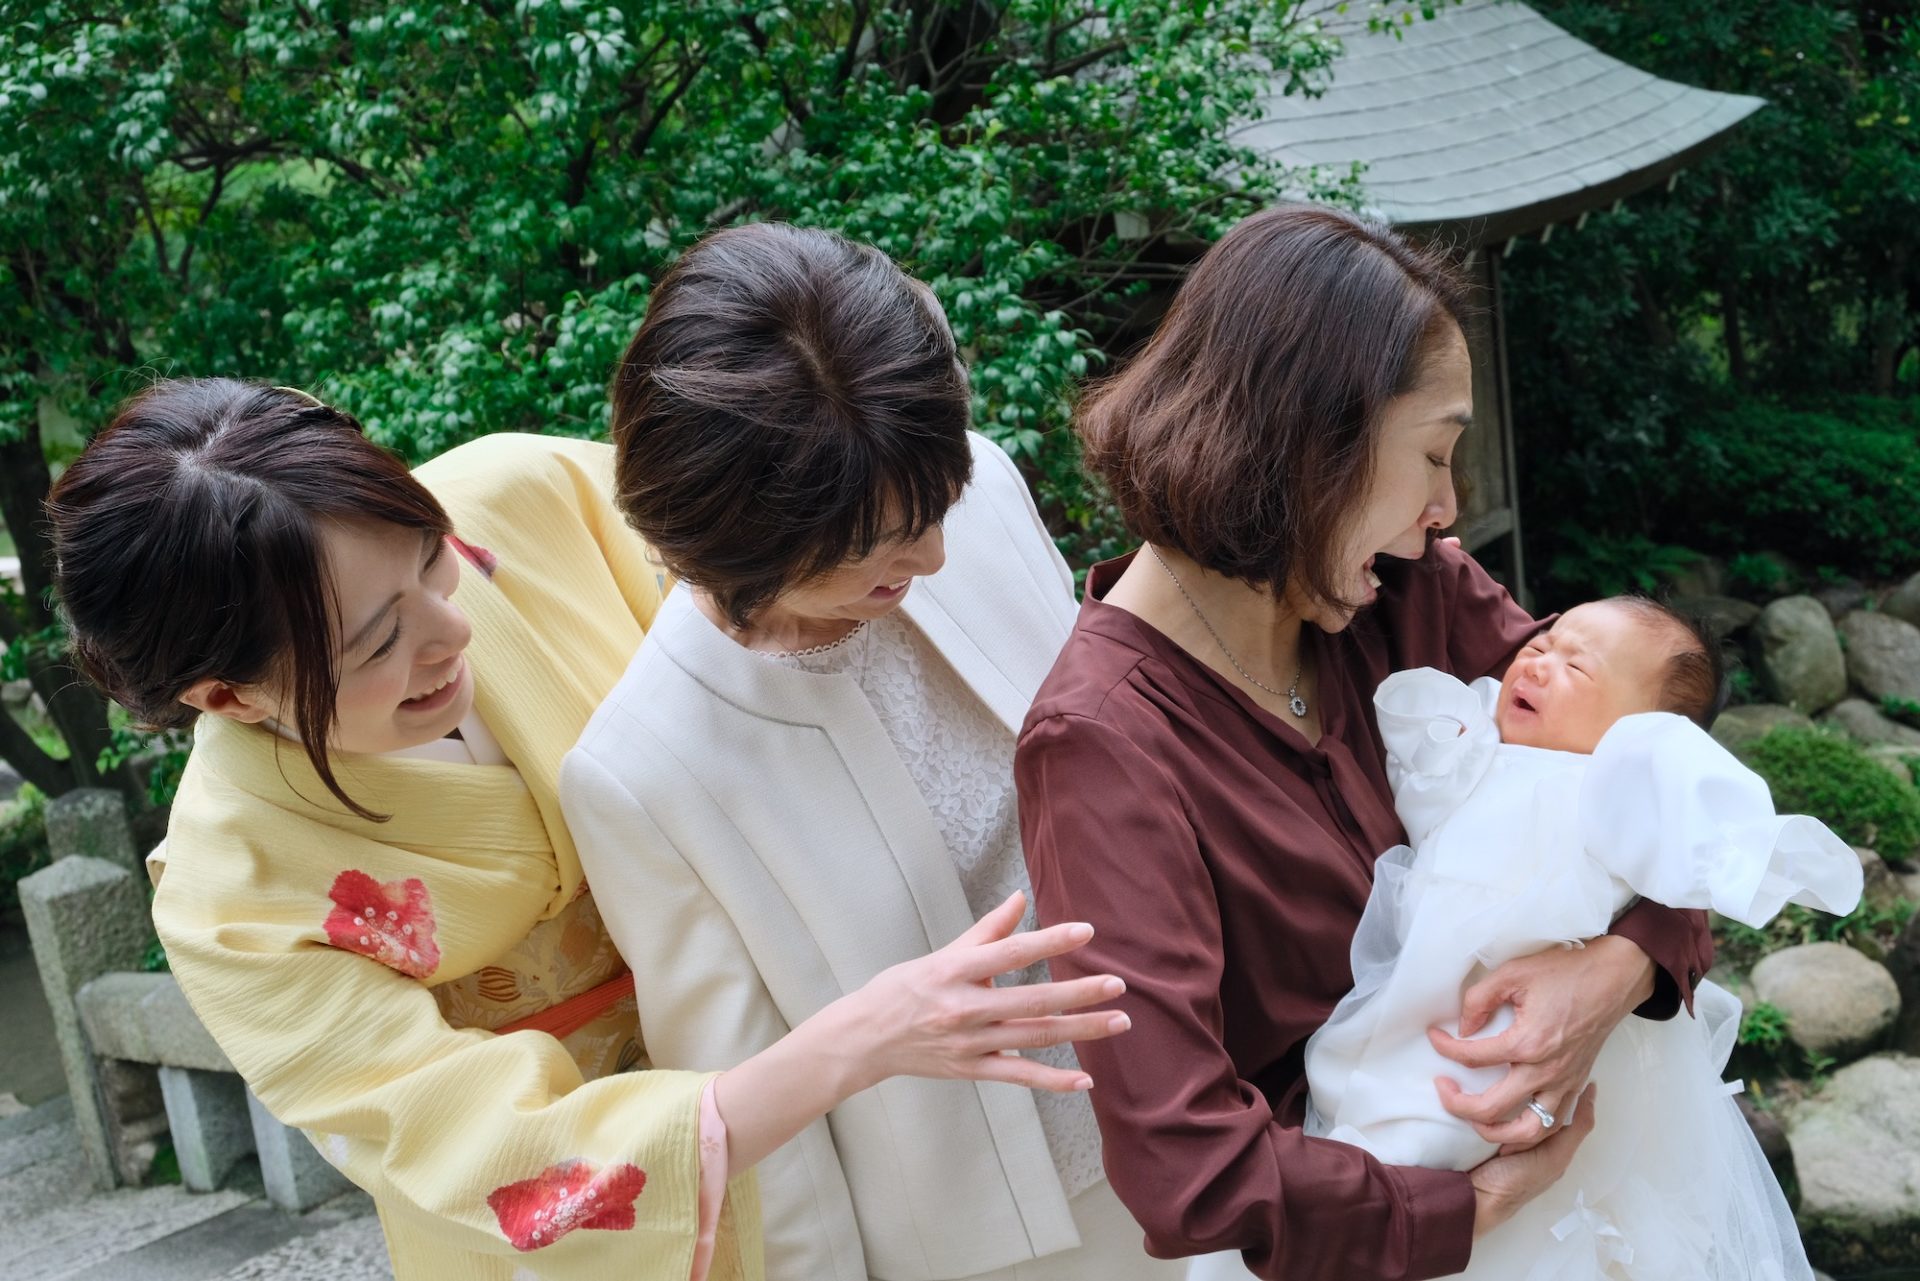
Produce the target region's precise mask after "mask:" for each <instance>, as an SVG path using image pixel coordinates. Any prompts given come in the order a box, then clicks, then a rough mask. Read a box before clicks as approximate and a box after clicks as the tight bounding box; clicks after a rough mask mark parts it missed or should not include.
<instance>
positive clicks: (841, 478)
mask: <svg viewBox="0 0 1920 1281" xmlns="http://www.w3.org/2000/svg"><path fill="white" fill-rule="evenodd" d="M612 396H613V443H614V446H615V448H616V453H617V462H616V473H615V489H616V494H615V497H616V500H617V501H618V503H619V505H620V508H621V510H622V511H623V512H624V513H625V514H626V517H627V520H628V522H629V523H630V524H632V525H633V527H634V528H635V529H636V530H638V531H639V532H640V534H641V536H642V537H644V538H645V539H646V540H647V542H648V543H649V544H650V545H651V546H652V548H653V550H654V553H655V554H656V555H658V556H659V557H660V559H661V561H662V562H663V563H664V564H665V565H666V566H667V568H668V569H670V570H672V571H673V573H674V574H675V575H676V576H678V577H679V578H681V579H683V580H684V581H686V582H688V583H691V584H693V585H694V586H696V587H699V588H701V589H702V590H703V591H706V592H708V593H710V594H711V595H712V596H713V598H714V600H715V602H716V603H717V604H718V605H719V606H720V608H721V609H722V610H723V611H724V612H725V613H726V615H727V617H728V618H729V619H730V620H731V621H732V622H733V624H734V625H735V626H737V627H744V626H746V625H747V623H748V621H749V620H750V619H751V618H752V616H753V615H754V614H755V613H756V612H757V611H759V610H760V609H762V608H764V607H765V606H766V605H768V604H770V603H771V602H772V601H773V600H774V599H775V598H776V597H777V596H779V595H780V594H781V593H782V592H784V591H786V590H787V589H789V588H791V587H794V586H797V585H799V584H801V583H804V582H806V581H807V580H809V579H811V578H814V577H817V576H818V575H821V574H824V573H826V572H828V571H830V570H832V569H833V568H835V567H836V566H838V565H840V564H842V563H843V562H845V561H846V560H848V559H849V558H850V557H855V556H864V555H866V554H867V553H868V552H870V551H872V550H873V548H874V546H875V545H876V544H877V543H878V542H879V541H880V540H881V539H882V538H884V537H886V536H888V535H889V534H899V535H901V536H903V537H907V538H914V537H918V536H919V535H920V534H922V533H924V532H925V531H926V530H928V529H930V528H931V527H933V526H934V525H937V524H939V523H940V521H941V520H942V519H943V518H944V517H945V516H946V514H947V510H948V509H949V508H950V507H951V506H952V505H953V504H954V502H955V501H957V500H958V498H959V496H960V493H961V491H962V490H964V489H965V488H966V485H967V482H968V480H969V479H971V477H972V474H973V450H972V447H971V446H970V445H969V444H968V442H967V425H968V421H969V416H970V414H969V411H970V394H969V390H968V386H967V375H966V370H965V369H964V368H963V367H962V366H961V364H960V361H959V356H958V353H957V352H956V351H955V348H954V342H953V334H952V332H951V331H950V330H949V329H948V328H947V323H946V317H945V316H944V315H943V314H942V313H941V311H940V308H939V304H938V303H937V302H936V301H935V300H934V297H933V294H932V292H931V291H930V290H928V289H927V288H926V287H925V286H924V285H919V284H917V283H915V282H914V281H913V280H911V279H909V278H908V277H907V275H906V273H904V272H902V271H901V270H900V269H899V268H898V267H896V266H895V265H894V264H893V263H892V261H890V260H889V259H888V258H887V257H886V255H884V254H882V253H881V252H880V251H879V250H877V249H874V248H871V247H870V246H867V245H861V244H856V243H854V242H852V241H850V240H847V239H845V238H843V237H841V236H837V235H834V234H832V233H831V232H826V231H817V230H811V229H805V228H800V227H792V226H788V225H785V224H781V223H756V224H751V225H748V226H744V227H735V228H731V229H729V230H726V231H721V232H716V233H715V234H713V235H711V236H708V237H707V238H706V239H705V240H702V241H701V242H700V243H699V244H697V245H695V246H694V247H693V248H692V249H689V250H688V251H687V252H686V254H685V255H684V256H683V257H682V258H681V259H680V261H679V262H677V263H675V264H674V266H673V268H672V270H670V271H669V272H667V274H666V275H665V276H664V277H663V278H662V279H661V281H660V283H659V285H658V286H656V287H655V289H654V291H653V296H652V298H651V299H650V300H649V302H648V306H647V318H646V321H645V323H644V324H642V325H641V326H640V332H639V333H637V334H635V335H634V339H633V342H632V344H631V345H630V346H628V348H627V352H626V355H625V356H624V357H622V359H621V361H620V367H619V369H618V370H617V371H616V373H615V374H614V379H613V391H612Z"/></svg>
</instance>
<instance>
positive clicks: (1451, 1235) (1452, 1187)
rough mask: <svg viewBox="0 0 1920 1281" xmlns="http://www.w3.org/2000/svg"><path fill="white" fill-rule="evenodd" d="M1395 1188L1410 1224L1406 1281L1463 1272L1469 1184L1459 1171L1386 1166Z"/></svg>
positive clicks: (1469, 1234) (1471, 1210) (1470, 1213)
mask: <svg viewBox="0 0 1920 1281" xmlns="http://www.w3.org/2000/svg"><path fill="white" fill-rule="evenodd" d="M1385 1168H1386V1169H1387V1170H1388V1171H1389V1173H1390V1174H1391V1175H1392V1177H1393V1178H1394V1179H1395V1180H1396V1181H1397V1182H1398V1183H1399V1184H1400V1191H1401V1195H1402V1198H1403V1200H1402V1204H1403V1205H1405V1206H1406V1208H1407V1215H1408V1219H1409V1221H1410V1222H1411V1224H1412V1231H1411V1232H1410V1234H1409V1236H1410V1242H1409V1245H1408V1250H1407V1271H1406V1275H1407V1277H1408V1278H1409V1281H1424V1279H1425V1278H1429V1277H1450V1276H1453V1275H1454V1274H1455V1273H1459V1272H1465V1271H1466V1270H1467V1260H1468V1259H1469V1258H1470V1257H1471V1256H1472V1254H1473V1220H1474V1214H1475V1205H1474V1197H1473V1180H1472V1179H1471V1178H1469V1177H1468V1176H1467V1175H1466V1173H1465V1172H1463V1171H1460V1170H1427V1169H1422V1168H1420V1167H1418V1166H1410V1165H1391V1166H1387V1167H1385Z"/></svg>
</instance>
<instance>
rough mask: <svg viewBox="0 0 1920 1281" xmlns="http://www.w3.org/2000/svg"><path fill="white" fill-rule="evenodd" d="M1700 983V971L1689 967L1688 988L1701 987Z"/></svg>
mask: <svg viewBox="0 0 1920 1281" xmlns="http://www.w3.org/2000/svg"><path fill="white" fill-rule="evenodd" d="M1699 983H1700V971H1699V970H1696V969H1694V968H1692V967H1691V966H1689V967H1688V969H1687V986H1688V987H1696V986H1698V985H1699Z"/></svg>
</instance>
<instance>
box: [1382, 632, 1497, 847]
mask: <svg viewBox="0 0 1920 1281" xmlns="http://www.w3.org/2000/svg"><path fill="white" fill-rule="evenodd" d="M1499 694H1500V683H1499V682H1498V681H1496V680H1494V679H1492V678H1491V677H1482V678H1481V679H1479V680H1477V681H1475V682H1474V683H1473V684H1472V685H1464V684H1462V683H1461V682H1460V681H1459V680H1458V679H1457V678H1455V677H1453V676H1449V675H1447V673H1445V672H1442V671H1436V670H1435V669H1434V668H1431V667H1416V668H1414V669H1412V670H1410V671H1404V672H1395V673H1394V674H1393V675H1391V676H1389V677H1387V679H1386V680H1384V681H1382V682H1380V688H1379V689H1378V690H1376V691H1374V695H1373V707H1374V713H1375V715H1376V716H1377V717H1378V720H1379V724H1380V738H1381V740H1382V741H1383V742H1384V743H1385V744H1386V748H1387V781H1388V782H1389V783H1390V784H1392V786H1393V807H1394V809H1395V810H1396V811H1397V812H1398V813H1399V815H1400V822H1401V823H1402V824H1403V825H1404V826H1405V827H1406V829H1407V839H1408V841H1410V842H1411V843H1412V844H1413V846H1414V847H1415V848H1416V849H1417V848H1418V847H1419V846H1420V844H1421V843H1422V842H1423V841H1425V840H1426V839H1427V836H1428V835H1429V834H1430V833H1431V832H1432V831H1433V829H1434V828H1436V827H1438V826H1439V825H1440V823H1441V821H1442V820H1444V819H1445V818H1446V817H1447V815H1449V814H1451V813H1453V811H1454V810H1455V809H1456V808H1458V807H1459V805H1460V802H1462V801H1464V800H1465V799H1466V798H1467V796H1468V795H1469V794H1470V793H1471V792H1472V791H1473V788H1474V785H1475V784H1476V783H1478V782H1479V781H1480V777H1481V775H1483V774H1485V773H1486V771H1487V766H1488V765H1489V764H1491V763H1492V761H1493V753H1494V749H1495V748H1497V747H1499V746H1500V731H1499V729H1498V727H1497V726H1495V724H1494V722H1493V707H1494V702H1495V700H1496V699H1497V698H1498V697H1499Z"/></svg>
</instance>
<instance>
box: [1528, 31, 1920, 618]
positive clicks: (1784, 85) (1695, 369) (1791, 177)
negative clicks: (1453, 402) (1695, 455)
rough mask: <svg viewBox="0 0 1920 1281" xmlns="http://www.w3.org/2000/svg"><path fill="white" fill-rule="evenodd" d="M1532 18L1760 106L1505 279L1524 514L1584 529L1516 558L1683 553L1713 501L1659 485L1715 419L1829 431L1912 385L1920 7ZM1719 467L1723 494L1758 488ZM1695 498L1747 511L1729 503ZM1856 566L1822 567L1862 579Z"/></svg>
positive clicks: (1700, 477) (1817, 498) (1919, 263)
mask: <svg viewBox="0 0 1920 1281" xmlns="http://www.w3.org/2000/svg"><path fill="white" fill-rule="evenodd" d="M1536 7H1537V8H1539V9H1541V11H1542V12H1543V13H1545V14H1546V16H1548V17H1549V18H1551V19H1552V20H1553V21H1555V22H1556V23H1558V24H1560V25H1562V26H1564V27H1566V28H1567V29H1568V30H1570V31H1572V32H1573V33H1574V34H1575V35H1578V36H1580V37H1581V38H1582V39H1585V40H1588V41H1591V42H1592V43H1594V44H1596V45H1597V46H1599V47H1600V48H1601V49H1603V50H1605V51H1606V52H1608V53H1611V54H1613V55H1614V56H1616V57H1619V58H1621V59H1623V60H1625V61H1627V62H1629V63H1632V64H1633V65H1634V66H1637V67H1640V68H1643V69H1645V70H1648V71H1651V72H1653V73H1655V74H1657V75H1661V76H1664V77H1667V78H1669V79H1673V80H1678V81H1682V82H1685V83H1689V84H1695V85H1700V86H1702V87H1705V88H1710V89H1716V90H1722V91H1726V92H1734V93H1745V94H1753V95H1757V96H1760V97H1763V98H1765V99H1767V102H1768V105H1767V106H1766V107H1764V108H1762V109H1761V110H1760V111H1759V112H1758V113H1756V114H1755V115H1753V116H1751V117H1749V118H1748V119H1747V120H1746V121H1745V122H1744V123H1742V124H1741V125H1739V126H1738V127H1737V128H1736V129H1735V131H1734V133H1733V134H1732V136H1731V138H1730V140H1729V141H1728V142H1727V144H1726V145H1725V146H1724V147H1722V148H1721V149H1719V150H1717V151H1715V152H1714V153H1712V154H1710V155H1709V156H1707V157H1706V158H1704V159H1702V160H1700V161H1699V162H1697V163H1696V164H1694V165H1693V166H1691V167H1689V168H1688V169H1687V170H1685V171H1684V172H1683V173H1682V174H1681V175H1680V176H1679V178H1678V179H1677V182H1676V184H1675V186H1674V188H1673V190H1672V191H1671V192H1670V193H1667V194H1660V193H1650V194H1648V195H1644V196H1641V197H1638V198H1636V199H1634V200H1632V201H1628V202H1627V203H1626V204H1625V205H1624V206H1622V207H1621V208H1619V209H1618V210H1617V211H1614V212H1610V213H1603V214H1596V215H1595V216H1594V217H1593V218H1592V219H1591V220H1590V221H1589V222H1588V224H1587V225H1586V226H1585V228H1584V229H1583V230H1581V231H1580V232H1579V233H1578V234H1567V235H1561V236H1556V237H1555V238H1554V239H1553V240H1552V241H1551V243H1549V244H1540V243H1538V242H1528V243H1524V244H1522V245H1520V246H1518V247H1517V248H1516V252H1515V253H1514V254H1513V255H1512V258H1511V260H1510V262H1509V263H1508V270H1507V272H1506V276H1505V278H1506V281H1507V285H1508V299H1509V303H1510V307H1511V322H1510V325H1509V329H1508V332H1509V333H1510V335H1512V339H1511V355H1512V360H1513V371H1514V372H1513V387H1514V391H1515V395H1516V409H1517V413H1518V416H1519V423H1520V427H1521V431H1522V433H1523V436H1524V437H1525V457H1524V459H1523V467H1524V473H1525V474H1524V477H1523V483H1524V484H1525V486H1526V488H1527V491H1528V502H1529V505H1530V506H1531V507H1533V508H1534V509H1535V510H1553V511H1572V512H1578V513H1580V514H1581V523H1580V525H1578V526H1571V525H1566V524H1562V525H1559V526H1550V525H1549V524H1547V523H1544V522H1535V524H1534V526H1533V528H1532V530H1531V531H1530V541H1531V542H1532V543H1533V544H1534V546H1533V548H1532V549H1531V550H1530V552H1529V557H1530V560H1531V561H1532V563H1534V564H1536V565H1542V566H1545V565H1549V564H1552V563H1554V561H1555V560H1556V558H1559V559H1560V560H1561V563H1569V564H1570V563H1575V562H1580V561H1583V560H1584V559H1588V557H1586V555H1585V553H1584V552H1583V551H1582V549H1581V548H1580V546H1579V544H1580V543H1581V542H1584V541H1587V540H1591V539H1595V538H1598V539H1602V540H1609V539H1610V540H1612V541H1614V542H1616V543H1617V544H1619V545H1621V546H1625V545H1627V544H1628V543H1629V542H1630V541H1631V540H1633V539H1636V538H1637V539H1641V540H1648V539H1651V540H1653V541H1656V542H1666V543H1671V542H1682V543H1685V542H1691V541H1693V540H1694V539H1695V538H1696V537H1698V536H1699V534H1700V531H1699V530H1698V529H1696V527H1695V522H1694V521H1693V519H1692V513H1693V511H1694V509H1695V505H1696V502H1697V500H1698V499H1699V498H1700V497H1701V493H1700V489H1699V486H1701V485H1703V484H1704V485H1708V486H1712V485H1715V484H1717V483H1721V482H1719V481H1717V480H1716V477H1715V475H1714V474H1713V473H1711V472H1708V473H1704V474H1703V473H1701V472H1699V471H1697V470H1688V469H1686V468H1684V467H1682V468H1674V467H1672V466H1670V465H1669V464H1670V459H1671V452H1672V451H1673V450H1675V449H1678V448H1680V446H1681V444H1682V439H1683V438H1684V437H1691V436H1698V435H1699V434H1700V432H1701V430H1702V429H1703V427H1704V425H1706V424H1708V423H1709V421H1710V420H1720V421H1724V419H1725V418H1726V417H1727V416H1729V415H1732V416H1735V417H1739V416H1743V415H1745V414H1746V412H1747V406H1748V405H1749V404H1755V405H1756V408H1755V409H1754V412H1755V413H1756V414H1761V415H1766V414H1772V415H1774V416H1775V418H1776V419H1777V418H1778V415H1779V414H1780V413H1781V412H1783V408H1782V407H1784V411H1794V410H1806V411H1814V412H1819V413H1823V414H1830V415H1836V416H1839V417H1841V418H1843V419H1844V418H1847V417H1849V416H1853V415H1856V414H1859V413H1870V412H1871V411H1870V410H1867V409H1866V408H1865V407H1864V406H1863V405H1862V404H1861V403H1859V402H1858V401H1857V400H1846V399H1844V398H1845V397H1847V396H1857V395H1858V394H1859V393H1869V394H1872V395H1875V396H1880V397H1888V396H1894V397H1910V396H1912V395H1913V393H1914V391H1915V390H1916V387H1920V368H1917V367H1920V348H1917V347H1916V344H1920V218H1917V217H1916V215H1920V10H1916V8H1915V6H1914V5H1912V4H1911V3H1884V2H1880V0H1830V2H1828V3H1821V4H1806V3H1801V2H1799V0H1746V2H1745V3H1742V4H1738V5H1732V6H1728V5H1695V4H1686V3H1681V2H1680V0H1620V2H1615V0H1607V2H1605V3H1601V2H1600V0H1540V3H1538V4H1537V5H1536ZM1836 393H1838V394H1840V396H1841V397H1842V399H1840V400H1836ZM1769 405H1771V406H1773V407H1772V408H1768V407H1767V406H1769ZM1830 427H1831V423H1830V421H1828V420H1825V419H1823V420H1822V421H1820V422H1817V423H1812V424H1810V425H1809V427H1808V430H1809V431H1818V432H1820V433H1827V434H1830V433H1829V428H1830ZM1769 432H1771V426H1769V428H1768V431H1767V432H1761V433H1759V434H1758V435H1756V437H1755V439H1756V440H1758V439H1759V438H1760V436H1763V435H1767V434H1768V433H1769ZM1773 434H1776V435H1777V433H1773ZM1842 439H1843V440H1844V433H1843V436H1842ZM1737 447H1738V442H1737V441H1734V442H1732V443H1730V444H1729V446H1728V448H1737ZM1842 448H1843V449H1844V448H1845V446H1844V444H1843V445H1842ZM1734 461H1735V462H1737V463H1739V464H1740V465H1739V466H1737V467H1735V468H1733V469H1731V470H1730V471H1729V472H1727V473H1726V474H1727V475H1728V476H1731V475H1732V474H1735V473H1736V472H1737V473H1740V474H1745V473H1748V472H1758V471H1763V470H1765V467H1764V465H1763V460H1759V459H1754V460H1745V459H1736V460H1734ZM1749 463H1751V465H1748V464H1749ZM1786 483H1787V484H1789V485H1791V484H1792V483H1793V482H1792V477H1791V476H1789V477H1787V478H1786ZM1829 497H1830V496H1828V495H1821V494H1816V493H1814V492H1812V491H1808V492H1805V493H1797V494H1792V495H1788V496H1786V501H1789V502H1792V503H1794V504H1797V505H1799V506H1803V507H1810V506H1814V505H1816V504H1818V503H1821V502H1825V501H1827V499H1828V498H1829ZM1708 498H1709V499H1710V502H1711V504H1712V505H1717V506H1721V507H1728V506H1738V505H1739V504H1741V503H1742V502H1744V501H1745V495H1743V494H1742V493H1741V492H1740V491H1739V490H1738V489H1737V488H1736V487H1734V486H1732V485H1731V484H1730V483H1729V484H1727V485H1726V486H1725V489H1724V492H1721V493H1715V494H1711V495H1708ZM1754 523H1755V522H1749V524H1750V525H1751V524H1754ZM1728 533H1729V531H1726V530H1721V531H1720V534H1721V537H1722V538H1723V540H1724V539H1726V537H1727V535H1728ZM1747 536H1748V537H1754V536H1756V535H1755V534H1754V533H1752V532H1749V533H1748V534H1747ZM1841 537H1842V536H1841V535H1840V534H1839V533H1838V531H1836V538H1835V539H1834V540H1829V541H1837V540H1839V539H1840V538H1841ZM1714 550H1720V551H1739V550H1742V548H1741V547H1740V546H1739V545H1738V544H1737V543H1735V542H1725V541H1723V543H1722V544H1721V545H1718V546H1716V547H1715V548H1714ZM1783 550H1785V549H1783ZM1796 550H1797V549H1796ZM1868 559H1869V558H1862V559H1860V560H1859V561H1856V562H1852V563H1848V562H1844V561H1841V562H1835V563H1836V564H1838V565H1839V567H1841V568H1848V569H1853V570H1855V571H1856V572H1863V571H1871V570H1872V569H1873V568H1874V566H1872V565H1870V564H1868V563H1867V560H1868ZM1571 585H1572V586H1575V587H1577V586H1580V584H1571ZM1552 594H1553V592H1552V590H1551V585H1550V590H1549V592H1548V595H1549V596H1551V595H1552Z"/></svg>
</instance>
